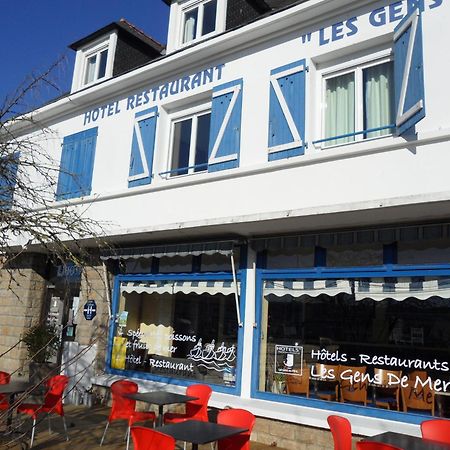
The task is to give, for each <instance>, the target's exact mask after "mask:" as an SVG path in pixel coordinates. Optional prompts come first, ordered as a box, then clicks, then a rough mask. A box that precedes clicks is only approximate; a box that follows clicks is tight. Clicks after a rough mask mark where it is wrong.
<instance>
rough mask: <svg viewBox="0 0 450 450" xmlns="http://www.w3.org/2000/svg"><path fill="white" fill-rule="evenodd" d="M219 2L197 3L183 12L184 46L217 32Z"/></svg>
mask: <svg viewBox="0 0 450 450" xmlns="http://www.w3.org/2000/svg"><path fill="white" fill-rule="evenodd" d="M216 21H217V0H210V1H207V2H202V3H197V4H196V5H195V6H193V7H189V8H186V9H184V10H183V44H185V43H188V42H191V41H194V40H196V39H199V38H200V37H203V36H206V35H208V34H210V33H213V32H214V31H216Z"/></svg>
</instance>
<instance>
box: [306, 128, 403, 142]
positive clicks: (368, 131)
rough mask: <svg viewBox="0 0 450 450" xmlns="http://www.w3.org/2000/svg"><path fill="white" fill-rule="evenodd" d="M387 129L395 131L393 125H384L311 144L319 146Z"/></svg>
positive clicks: (319, 140)
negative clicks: (323, 143)
mask: <svg viewBox="0 0 450 450" xmlns="http://www.w3.org/2000/svg"><path fill="white" fill-rule="evenodd" d="M388 128H391V129H395V124H393V125H385V126H382V127H377V128H368V129H367V130H362V131H355V132H354V133H347V134H340V135H339V136H332V137H328V138H325V139H318V140H317V141H313V144H320V143H322V142H328V141H334V140H338V139H343V138H346V137H352V136H358V135H359V134H366V133H372V132H374V131H381V130H387V129H388Z"/></svg>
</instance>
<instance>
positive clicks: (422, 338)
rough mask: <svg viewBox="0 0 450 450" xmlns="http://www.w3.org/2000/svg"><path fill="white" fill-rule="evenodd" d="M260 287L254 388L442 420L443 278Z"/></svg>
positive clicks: (447, 293) (449, 388)
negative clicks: (255, 382) (260, 303)
mask: <svg viewBox="0 0 450 450" xmlns="http://www.w3.org/2000/svg"><path fill="white" fill-rule="evenodd" d="M263 286H264V290H263V300H262V301H263V303H262V319H261V327H262V330H261V341H260V370H259V390H260V391H266V392H275V393H278V394H281V395H292V394H297V395H303V396H304V397H309V398H316V399H321V400H326V401H339V402H344V403H347V402H348V403H353V404H355V403H356V404H359V405H364V406H367V407H375V408H383V409H390V410H395V411H405V412H406V411H407V412H419V413H424V414H431V415H436V416H437V415H441V416H444V417H450V405H449V403H448V399H449V397H448V395H449V393H450V363H449V352H450V328H449V327H448V323H449V320H450V279H449V278H436V277H435V278H425V277H409V278H376V279H375V278H371V279H334V280H317V279H316V280H301V279H297V280H274V281H272V280H265V281H264V284H263ZM446 393H447V395H445V394H446Z"/></svg>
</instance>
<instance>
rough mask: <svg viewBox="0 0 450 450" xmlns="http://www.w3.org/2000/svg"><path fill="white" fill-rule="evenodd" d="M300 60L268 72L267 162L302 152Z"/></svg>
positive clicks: (302, 70) (302, 63)
mask: <svg viewBox="0 0 450 450" xmlns="http://www.w3.org/2000/svg"><path fill="white" fill-rule="evenodd" d="M305 72H306V62H305V60H304V59H302V60H300V61H296V62H294V63H291V64H288V65H285V66H282V67H278V68H276V69H273V70H272V71H271V72H270V107H269V139H268V147H269V161H273V160H276V159H282V158H289V157H291V156H297V155H303V153H304V152H305V106H306V105H305V83H306V76H305Z"/></svg>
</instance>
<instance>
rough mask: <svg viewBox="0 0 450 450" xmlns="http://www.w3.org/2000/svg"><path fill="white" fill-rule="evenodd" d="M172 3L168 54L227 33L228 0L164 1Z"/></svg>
mask: <svg viewBox="0 0 450 450" xmlns="http://www.w3.org/2000/svg"><path fill="white" fill-rule="evenodd" d="M164 1H165V2H166V3H168V4H169V3H170V5H171V6H170V20H169V34H168V42H167V53H171V52H174V51H176V50H179V49H180V48H183V47H187V46H190V45H192V44H195V43H197V42H201V41H202V40H203V39H208V38H210V37H213V36H215V35H217V34H219V33H222V32H223V31H225V25H226V14H227V2H228V0H164Z"/></svg>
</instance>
